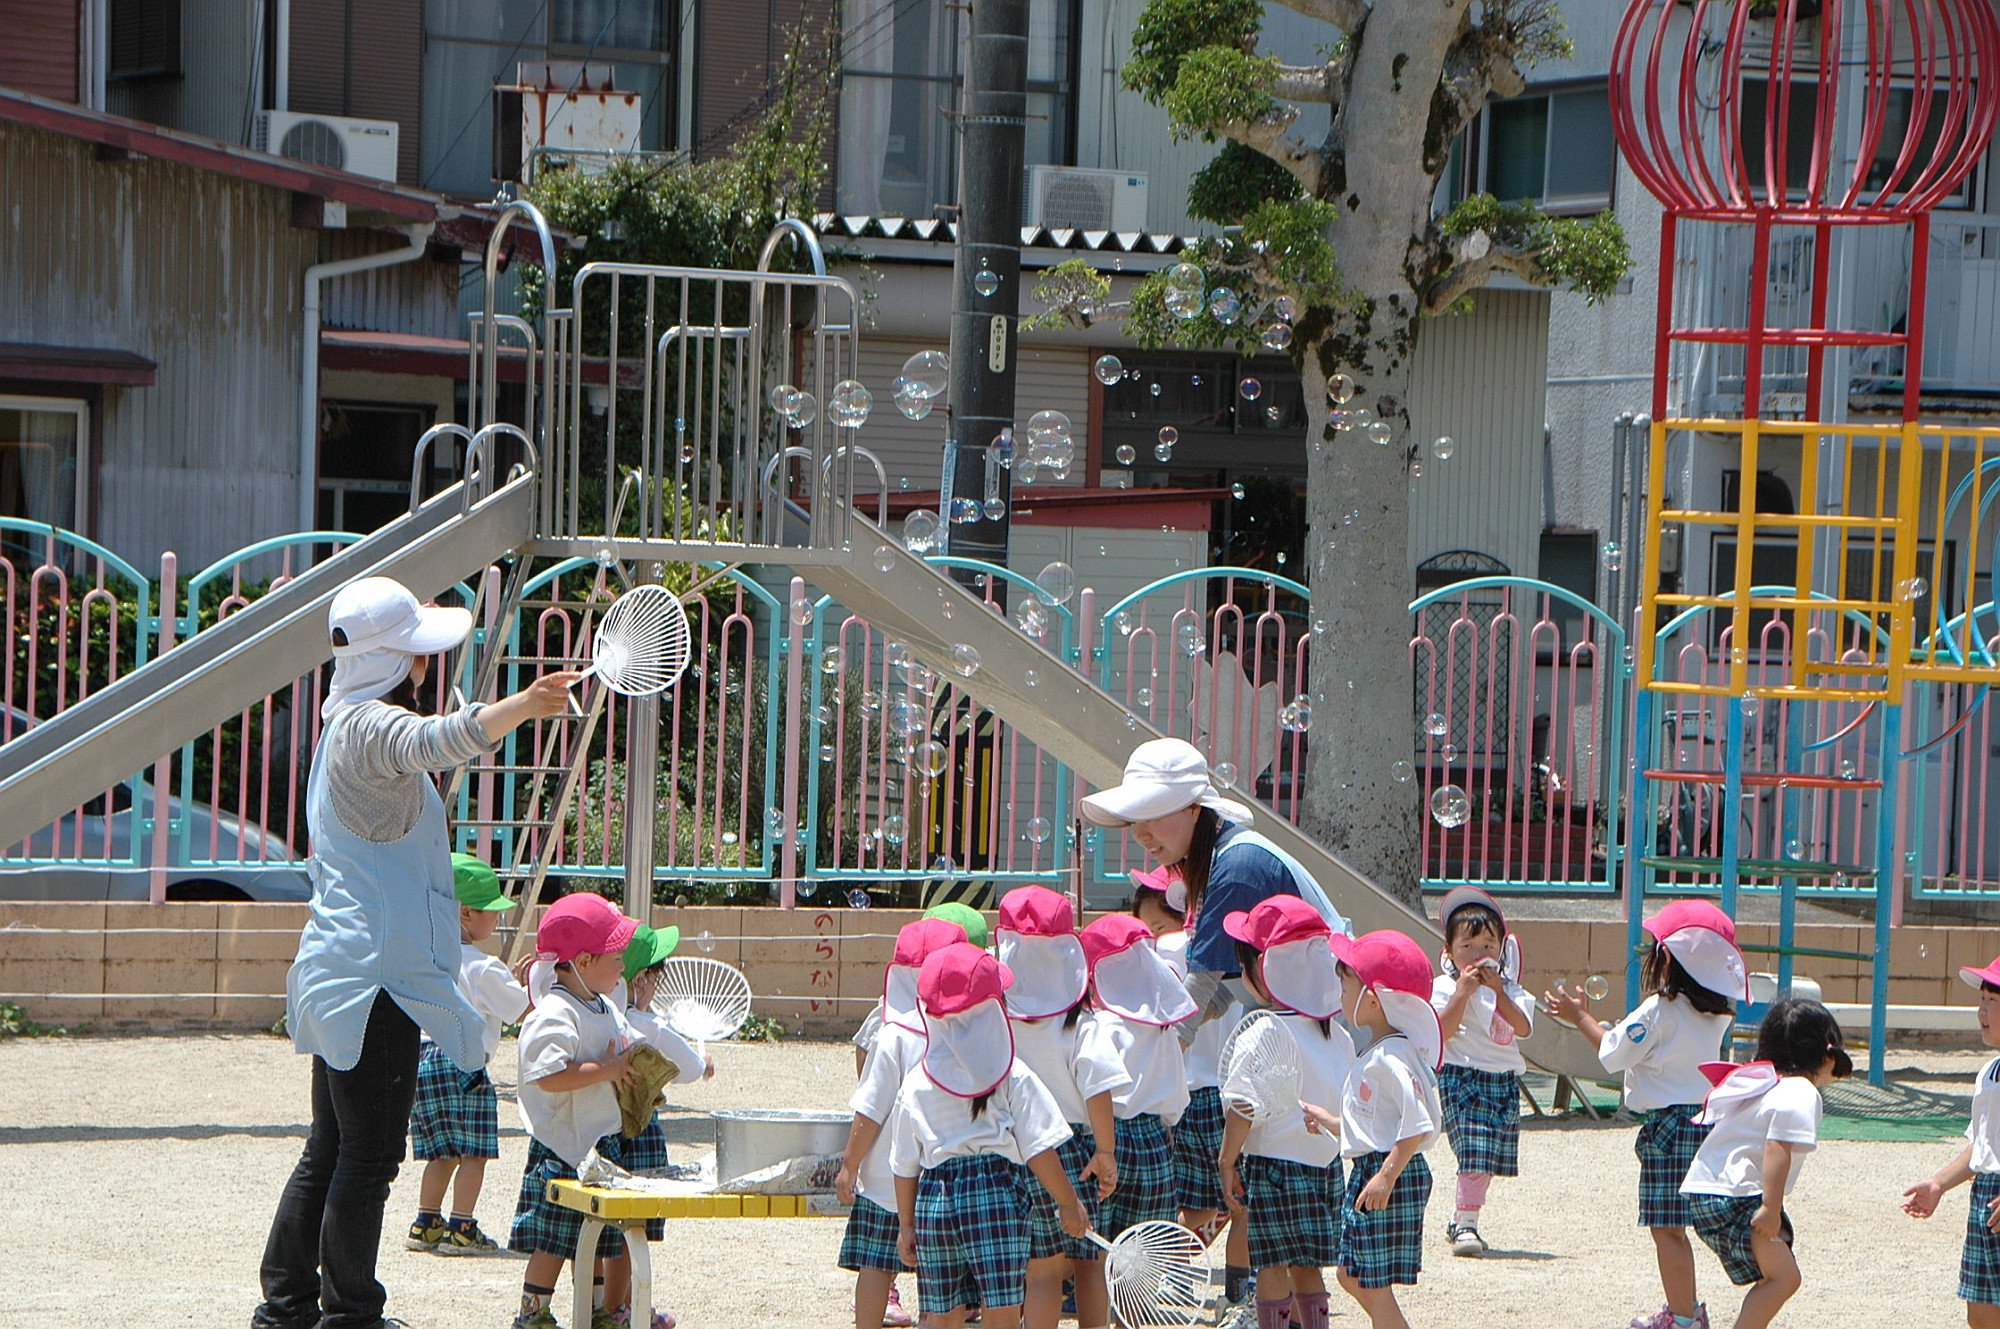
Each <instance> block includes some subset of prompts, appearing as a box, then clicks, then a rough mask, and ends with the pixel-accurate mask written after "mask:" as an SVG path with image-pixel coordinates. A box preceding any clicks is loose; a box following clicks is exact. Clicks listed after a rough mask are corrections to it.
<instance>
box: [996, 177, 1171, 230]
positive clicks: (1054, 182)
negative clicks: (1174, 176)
mask: <svg viewBox="0 0 2000 1329" xmlns="http://www.w3.org/2000/svg"><path fill="white" fill-rule="evenodd" d="M1026 220H1027V224H1028V225H1030V226H1046V227H1048V228H1049V229H1050V230H1059V229H1061V228H1064V227H1076V228H1078V229H1080V230H1085V231H1143V230H1145V229H1146V175H1145V172H1143V171H1098V170H1090V169H1087V168H1085V167H1081V166H1031V167H1029V168H1028V216H1027V219H1026Z"/></svg>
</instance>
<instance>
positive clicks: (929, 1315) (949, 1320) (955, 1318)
mask: <svg viewBox="0 0 2000 1329" xmlns="http://www.w3.org/2000/svg"><path fill="white" fill-rule="evenodd" d="M924 1329H965V1307H963V1306H953V1307H952V1308H951V1309H950V1310H948V1311H931V1312H926V1313H925V1315H924Z"/></svg>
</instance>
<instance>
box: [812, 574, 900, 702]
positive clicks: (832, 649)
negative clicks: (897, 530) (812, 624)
mask: <svg viewBox="0 0 2000 1329" xmlns="http://www.w3.org/2000/svg"><path fill="white" fill-rule="evenodd" d="M889 564H890V566H891V567H894V566H895V551H893V550H891V551H890V557H889ZM846 655H847V652H845V651H843V650H841V649H840V647H839V646H837V645H836V646H827V647H825V648H824V649H822V650H821V651H820V653H819V668H820V672H821V673H823V674H837V673H839V672H840V664H841V661H842V660H843V659H845V658H846Z"/></svg>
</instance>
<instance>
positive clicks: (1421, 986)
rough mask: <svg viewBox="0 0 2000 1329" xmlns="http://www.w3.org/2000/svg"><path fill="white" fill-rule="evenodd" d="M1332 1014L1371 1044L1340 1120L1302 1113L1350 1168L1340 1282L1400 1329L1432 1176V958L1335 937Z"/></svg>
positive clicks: (1416, 950)
mask: <svg viewBox="0 0 2000 1329" xmlns="http://www.w3.org/2000/svg"><path fill="white" fill-rule="evenodd" d="M1331 944H1332V946H1333V954H1334V957H1335V958H1336V959H1338V960H1339V961H1340V997H1341V1009H1342V1010H1343V1011H1345V1012H1346V1014H1347V1020H1348V1023H1349V1024H1351V1025H1353V1026H1354V1029H1355V1032H1356V1033H1359V1034H1366V1035H1367V1036H1368V1037H1369V1039H1370V1042H1369V1044H1368V1046H1367V1048H1366V1050H1365V1051H1363V1052H1362V1053H1361V1054H1360V1055H1359V1056H1358V1057H1357V1058H1356V1059H1355V1062H1354V1067H1353V1069H1352V1070H1350V1071H1349V1072H1348V1073H1347V1084H1346V1087H1345V1089H1344V1091H1343V1092H1342V1094H1341V1099H1340V1117H1339V1119H1338V1121H1335V1120H1334V1119H1333V1118H1332V1116H1331V1114H1329V1113H1326V1112H1325V1111H1324V1110H1323V1109H1322V1110H1321V1111H1318V1112H1312V1113H1310V1114H1309V1115H1311V1116H1312V1117H1313V1118H1314V1119H1315V1120H1316V1121H1317V1122H1318V1123H1319V1124H1320V1126H1321V1127H1322V1128H1323V1129H1336V1130H1338V1131H1339V1132H1340V1137H1341V1150H1340V1152H1341V1156H1342V1157H1344V1158H1346V1159H1347V1160H1348V1162H1349V1164H1350V1165H1351V1166H1350V1170H1349V1172H1348V1174H1347V1195H1346V1201H1345V1204H1344V1206H1343V1207H1342V1209H1341V1214H1340V1286H1341V1287H1342V1288H1344V1289H1346V1291H1347V1294H1348V1295H1349V1296H1351V1297H1353V1298H1354V1300H1355V1301H1357V1302H1359V1303H1360V1305H1361V1309H1362V1310H1364V1311H1366V1312H1367V1314H1368V1322H1369V1324H1370V1325H1372V1326H1374V1329H1409V1321H1408V1320H1406V1319H1404V1318H1403V1312H1402V1308H1401V1307H1399V1306H1398V1305H1397V1304H1396V1286H1395V1285H1396V1284H1398V1283H1415V1282H1416V1281H1417V1274H1418V1273H1419V1271H1421V1270H1422V1268H1423V1263H1424V1230H1423V1229H1424V1205H1425V1204H1427V1203H1428V1202H1429V1200H1430V1197H1431V1172H1430V1166H1429V1164H1427V1163H1425V1162H1424V1157H1423V1150H1424V1147H1425V1146H1426V1145H1428V1144H1429V1143H1430V1142H1431V1141H1432V1140H1434V1139H1436V1138H1437V1133H1438V1126H1439V1123H1440V1121H1441V1119H1442V1118H1443V1116H1444V1109H1443V1107H1442V1106H1440V1105H1439V1103H1438V1091H1437V1066H1438V1059H1439V1057H1440V1056H1441V1055H1442V1053H1443V1051H1444V1035H1443V1033H1442V1031H1441V1030H1440V1029H1439V1027H1438V1018H1437V1012H1436V1011H1435V1010H1433V1009H1432V1008H1431V962H1430V960H1429V959H1427V958H1426V957H1425V955H1424V952H1423V948H1422V947H1421V946H1419V945H1417V943H1416V942H1414V941H1412V940H1410V939H1409V938H1408V937H1406V936H1404V935H1403V934H1402V933H1400V932H1388V931H1382V932H1369V933H1366V934H1364V935H1362V936H1360V937H1348V936H1344V935H1342V934H1340V933H1334V934H1333V936H1332V938H1331Z"/></svg>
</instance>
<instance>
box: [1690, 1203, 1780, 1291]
mask: <svg viewBox="0 0 2000 1329" xmlns="http://www.w3.org/2000/svg"><path fill="white" fill-rule="evenodd" d="M1687 1198H1688V1209H1689V1211H1690V1212H1692V1213H1693V1215H1694V1230H1695V1232H1696V1233H1697V1234H1698V1235H1699V1236H1700V1237H1701V1239H1702V1241H1704V1242H1705V1243H1707V1245H1708V1248H1709V1249H1710V1250H1712V1251H1714V1252H1715V1258H1716V1259H1718V1260H1720V1261H1722V1272H1723V1273H1725V1274H1728V1275H1729V1281H1730V1282H1732V1283H1734V1284H1736V1285H1737V1286H1738V1287H1742V1286H1743V1285H1744V1284H1746V1283H1755V1282H1758V1281H1760V1280H1762V1278H1763V1277H1764V1270H1763V1269H1762V1268H1761V1267H1760V1266H1759V1265H1758V1263H1757V1252H1756V1251H1755V1250H1753V1249H1751V1246H1750V1219H1751V1216H1752V1215H1754V1214H1755V1213H1756V1212H1757V1206H1758V1205H1760V1204H1762V1203H1764V1197H1762V1196H1761V1195H1690V1196H1688V1197H1687ZM1778 1223H1779V1227H1778V1236H1779V1237H1780V1238H1781V1239H1782V1240H1783V1241H1784V1243H1785V1244H1786V1245H1787V1246H1789V1245H1791V1244H1792V1216H1791V1215H1790V1214H1787V1213H1780V1214H1779V1215H1778Z"/></svg>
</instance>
